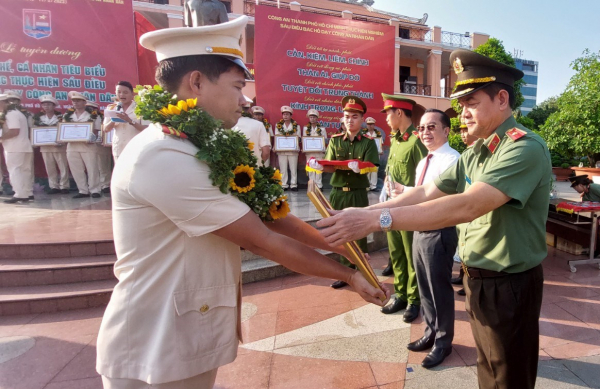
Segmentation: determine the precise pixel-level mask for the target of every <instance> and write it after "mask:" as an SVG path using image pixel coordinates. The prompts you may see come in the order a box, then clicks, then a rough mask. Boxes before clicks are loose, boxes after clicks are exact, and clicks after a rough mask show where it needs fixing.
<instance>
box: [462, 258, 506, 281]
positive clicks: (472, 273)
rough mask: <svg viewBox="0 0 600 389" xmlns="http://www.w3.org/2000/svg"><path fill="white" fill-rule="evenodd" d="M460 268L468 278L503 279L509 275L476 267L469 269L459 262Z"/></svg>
mask: <svg viewBox="0 0 600 389" xmlns="http://www.w3.org/2000/svg"><path fill="white" fill-rule="evenodd" d="M461 265H462V268H463V270H464V272H465V274H466V275H467V277H469V278H473V279H476V278H496V277H505V276H508V275H510V273H507V272H503V271H493V270H487V269H478V268H476V267H469V266H467V265H465V264H464V263H462V262H461Z"/></svg>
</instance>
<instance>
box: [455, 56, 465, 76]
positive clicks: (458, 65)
mask: <svg viewBox="0 0 600 389" xmlns="http://www.w3.org/2000/svg"><path fill="white" fill-rule="evenodd" d="M453 66H454V73H456V74H460V73H462V72H463V71H464V70H465V68H464V67H463V64H462V62H461V60H460V58H456V59H455V60H454V64H453Z"/></svg>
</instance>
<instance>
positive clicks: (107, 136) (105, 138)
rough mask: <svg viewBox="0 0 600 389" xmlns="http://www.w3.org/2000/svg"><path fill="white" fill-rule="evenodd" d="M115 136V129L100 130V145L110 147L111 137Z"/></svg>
mask: <svg viewBox="0 0 600 389" xmlns="http://www.w3.org/2000/svg"><path fill="white" fill-rule="evenodd" d="M114 136H115V129H114V128H113V129H112V130H110V131H108V132H104V131H102V146H104V147H112V144H113V137H114Z"/></svg>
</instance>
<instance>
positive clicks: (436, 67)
mask: <svg viewBox="0 0 600 389" xmlns="http://www.w3.org/2000/svg"><path fill="white" fill-rule="evenodd" d="M183 1H184V0H168V3H167V1H166V0H145V1H135V0H134V1H133V3H134V9H135V10H136V11H138V12H140V13H141V14H142V15H143V16H145V17H146V19H148V20H149V21H150V22H151V23H152V24H154V25H155V26H156V27H157V28H167V27H181V26H183V7H182V2H183ZM221 2H222V3H223V4H225V6H226V8H227V10H228V11H229V12H230V14H229V17H230V19H232V18H235V17H238V16H240V15H248V16H249V17H250V23H249V24H248V26H247V28H246V33H245V36H244V42H245V44H244V45H243V48H242V49H243V50H244V58H245V59H246V62H247V63H248V64H249V65H252V64H253V62H254V22H255V21H254V11H255V8H256V6H257V5H261V6H271V7H279V8H285V9H291V10H294V11H303V12H311V13H319V14H324V15H328V16H333V17H339V18H347V19H355V20H360V21H364V22H369V23H382V24H388V25H392V26H394V28H395V30H396V43H395V56H394V58H395V67H394V68H395V71H394V86H395V87H394V90H393V91H390V92H393V93H396V94H404V95H406V96H407V97H409V98H411V99H413V100H415V101H416V102H417V104H418V105H417V107H416V108H415V111H414V112H413V120H414V121H415V122H417V123H418V121H419V120H420V117H421V116H422V114H423V112H424V111H425V110H426V109H428V108H437V109H440V110H442V111H445V112H446V113H448V114H449V115H450V116H451V117H455V116H456V113H455V112H454V110H453V109H452V108H451V105H450V99H449V98H448V96H449V95H450V93H451V89H452V86H453V85H454V82H455V81H456V75H455V74H454V72H453V71H452V67H451V64H450V53H451V52H452V50H454V49H456V48H466V49H471V50H472V49H475V48H476V47H478V46H479V45H481V44H483V43H485V42H487V40H488V38H489V35H487V34H483V33H469V32H466V33H455V32H449V31H444V30H442V28H441V27H439V26H433V27H430V26H428V25H427V24H426V22H427V14H425V15H423V17H421V18H414V17H408V16H403V15H399V14H394V13H390V12H385V11H381V10H377V9H375V8H372V7H371V6H369V5H367V4H362V3H357V2H352V1H346V0H300V2H298V1H291V2H289V1H275V0H223V1H221ZM165 3H166V4H165ZM250 67H251V66H250ZM536 80H537V76H536ZM258 82H260V80H258ZM244 94H245V95H246V96H249V97H251V98H253V97H254V96H255V95H256V94H255V85H254V84H253V83H252V82H249V83H248V84H247V87H246V89H245V90H244ZM524 94H525V93H524Z"/></svg>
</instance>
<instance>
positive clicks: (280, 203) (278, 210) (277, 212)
mask: <svg viewBox="0 0 600 389" xmlns="http://www.w3.org/2000/svg"><path fill="white" fill-rule="evenodd" d="M286 199H287V196H281V197H280V198H278V199H277V200H275V201H273V202H272V203H271V205H270V206H269V214H270V215H271V217H272V218H273V220H277V219H283V218H284V217H286V216H287V214H288V213H289V212H290V206H289V204H288V202H287V201H286Z"/></svg>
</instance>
